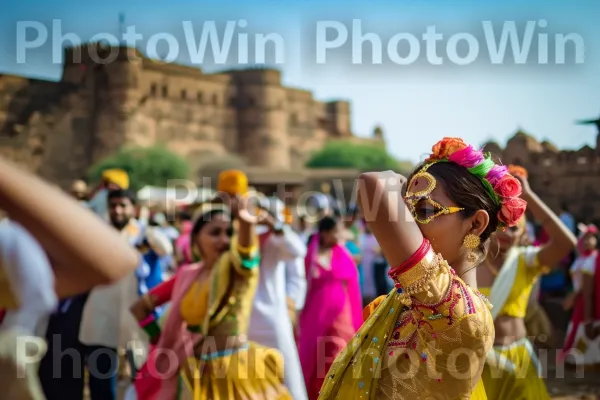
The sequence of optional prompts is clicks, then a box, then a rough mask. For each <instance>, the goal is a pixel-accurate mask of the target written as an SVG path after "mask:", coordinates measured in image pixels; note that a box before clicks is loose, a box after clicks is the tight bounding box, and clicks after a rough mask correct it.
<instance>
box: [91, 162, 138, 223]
mask: <svg viewBox="0 0 600 400" xmlns="http://www.w3.org/2000/svg"><path fill="white" fill-rule="evenodd" d="M117 189H123V190H127V189H129V175H128V174H127V172H125V171H123V170H122V169H107V170H106V171H104V172H103V173H102V178H101V180H100V183H99V184H98V186H96V188H95V189H93V190H92V191H91V192H90V194H89V199H90V200H89V203H88V205H89V207H90V209H91V210H92V211H93V212H95V213H96V214H97V215H99V216H100V217H101V218H103V219H105V220H106V221H107V222H108V221H109V216H108V192H109V191H111V190H117Z"/></svg>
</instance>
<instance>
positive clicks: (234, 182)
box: [217, 169, 248, 195]
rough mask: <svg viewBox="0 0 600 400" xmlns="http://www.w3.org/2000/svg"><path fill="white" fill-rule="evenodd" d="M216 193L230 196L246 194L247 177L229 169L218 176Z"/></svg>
mask: <svg viewBox="0 0 600 400" xmlns="http://www.w3.org/2000/svg"><path fill="white" fill-rule="evenodd" d="M217 191H219V192H225V193H227V194H230V195H234V194H246V193H247V192H248V177H247V176H246V174H245V173H243V172H242V171H239V170H237V169H230V170H227V171H223V172H221V173H220V174H219V181H218V183H217Z"/></svg>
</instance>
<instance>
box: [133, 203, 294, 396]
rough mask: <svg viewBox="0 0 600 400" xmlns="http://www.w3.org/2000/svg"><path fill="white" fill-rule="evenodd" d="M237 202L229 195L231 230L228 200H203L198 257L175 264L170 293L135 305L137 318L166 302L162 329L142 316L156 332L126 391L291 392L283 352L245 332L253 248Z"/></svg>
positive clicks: (195, 232)
mask: <svg viewBox="0 0 600 400" xmlns="http://www.w3.org/2000/svg"><path fill="white" fill-rule="evenodd" d="M239 202H240V200H239V199H235V198H234V199H233V201H232V202H231V204H232V207H231V211H232V215H233V218H234V222H236V223H237V226H236V228H237V229H236V231H235V232H236V236H233V234H234V230H233V224H232V222H231V218H230V217H229V212H228V208H226V206H224V205H216V204H209V205H207V206H204V207H202V208H201V209H200V210H198V211H197V214H198V217H197V219H196V221H195V223H194V227H193V229H192V234H191V238H192V243H193V245H194V246H196V249H197V250H198V252H199V254H200V257H201V259H202V261H201V262H200V263H197V264H192V265H187V266H183V267H181V268H180V269H179V270H178V271H177V273H176V275H175V277H174V278H173V280H172V281H169V282H165V283H164V284H163V285H170V288H169V292H170V293H167V294H165V295H164V296H161V297H163V300H160V301H159V300H157V297H156V296H153V295H152V294H150V295H147V296H146V297H145V298H144V300H145V301H146V302H147V304H146V309H145V312H139V311H135V313H136V314H137V317H138V319H143V318H144V316H145V315H150V314H151V311H152V310H153V309H154V308H155V307H156V306H159V305H161V304H160V303H162V302H163V301H170V308H169V311H168V316H167V318H166V321H165V322H164V329H163V331H162V332H160V330H159V328H158V324H157V323H156V321H145V322H143V323H142V325H145V327H146V331H147V332H149V333H150V332H152V330H151V329H149V327H151V326H153V327H154V334H155V335H157V336H159V338H158V340H153V341H154V342H156V343H157V344H156V346H155V348H154V349H153V350H152V351H151V352H150V355H149V357H148V361H147V362H146V364H145V365H144V367H143V368H142V369H141V370H140V372H139V373H138V374H137V377H136V382H135V389H136V393H135V395H133V394H130V398H137V399H139V400H175V399H177V400H180V399H193V400H200V399H202V400H204V399H206V400H208V399H210V400H242V399H249V398H251V399H257V400H278V399H291V396H290V394H289V392H288V390H287V388H286V387H285V386H284V384H283V359H282V358H281V355H280V354H279V353H278V352H277V351H276V350H274V349H267V348H263V347H260V346H258V345H256V344H254V343H252V342H248V341H247V338H246V332H247V329H248V323H249V317H250V311H251V309H252V302H253V300H254V294H255V291H256V287H257V283H258V273H259V270H258V266H259V255H258V247H257V245H258V243H257V238H256V235H255V232H254V225H253V224H252V223H251V222H250V221H251V218H250V217H249V215H248V213H247V212H245V211H244V210H243V209H242V210H241V211H237V210H239ZM136 309H137V308H136V307H134V310H136ZM140 314H141V315H140ZM150 318H152V317H150ZM154 339H156V338H154ZM165 355H166V357H165Z"/></svg>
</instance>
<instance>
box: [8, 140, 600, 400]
mask: <svg viewBox="0 0 600 400" xmlns="http://www.w3.org/2000/svg"><path fill="white" fill-rule="evenodd" d="M4 164H6V168H7V169H4V166H5V165H4ZM6 174H9V175H10V176H6ZM358 179H360V180H361V182H362V185H357V187H358V193H357V199H358V204H357V205H353V206H350V207H339V205H337V204H335V203H332V202H330V201H328V197H327V196H325V195H323V196H322V199H324V200H323V201H320V202H317V203H318V204H320V206H319V207H316V209H315V210H314V211H315V212H314V213H311V214H308V213H303V212H301V210H300V211H299V210H294V209H293V208H292V207H288V205H286V204H284V203H283V202H282V201H281V200H279V199H277V198H276V197H265V196H257V195H255V193H254V192H253V188H251V187H249V186H248V179H247V177H246V175H245V174H244V173H243V172H242V171H238V170H228V171H223V172H222V173H221V174H220V176H219V180H218V185H217V196H215V198H214V199H211V200H209V201H206V202H203V203H201V204H190V205H186V206H185V207H183V206H182V207H180V208H179V209H178V211H177V212H176V213H171V214H170V213H166V212H165V211H164V210H155V209H151V208H149V207H148V206H146V205H144V204H139V203H138V201H137V199H136V196H135V194H134V193H133V192H132V191H131V190H130V182H129V177H128V175H127V173H125V172H124V171H122V170H118V169H113V170H107V171H104V174H103V177H102V181H101V182H100V184H99V185H98V187H96V188H95V189H93V190H88V189H87V187H86V185H85V184H84V183H83V182H76V183H75V184H74V185H73V187H72V190H71V193H70V196H69V195H67V194H65V193H60V192H59V191H57V190H56V188H53V187H51V186H49V185H47V184H45V183H44V182H42V181H40V180H38V179H37V178H34V177H31V176H29V175H27V174H26V173H24V172H22V171H20V170H18V169H17V168H15V167H14V166H12V165H11V164H9V163H6V162H4V161H2V160H0V209H3V210H5V211H6V214H7V217H6V218H5V219H4V220H3V222H2V223H1V224H0V266H1V267H2V268H0V271H1V272H2V274H1V275H0V285H1V286H2V291H1V292H0V293H1V294H2V296H1V297H0V308H2V309H3V310H5V312H4V314H3V316H2V318H3V320H2V322H1V323H0V324H1V325H0V375H1V374H2V373H3V372H2V371H5V370H6V371H8V370H9V369H11V368H12V370H14V372H13V373H12V375H11V374H7V375H6V377H7V378H5V379H7V380H6V385H7V387H11V388H14V389H12V390H15V392H14V393H18V397H11V398H15V399H17V398H18V399H20V398H23V399H36V400H37V399H48V400H54V399H61V400H63V399H64V400H80V399H83V398H84V396H85V395H84V393H85V389H84V388H85V386H86V384H87V386H88V391H89V396H90V397H91V399H92V400H111V399H117V398H118V396H119V394H118V392H119V390H118V388H119V385H120V383H121V384H125V385H126V386H127V388H126V390H125V395H124V396H125V399H127V400H135V399H139V400H174V399H193V400H199V399H240V400H241V399H269V400H270V399H295V400H304V399H310V400H316V399H323V400H326V399H341V398H365V399H367V398H370V399H375V398H377V399H388V398H389V399H448V400H455V399H473V400H482V399H493V400H496V399H497V400H501V399H508V398H514V399H548V398H549V395H548V391H547V389H546V385H545V382H544V380H543V379H542V373H541V365H540V362H539V360H538V357H537V355H536V354H537V350H538V348H539V346H543V345H544V344H545V345H548V342H549V340H548V338H551V337H552V334H553V328H552V323H551V321H550V318H549V317H548V315H546V313H545V312H544V309H543V308H542V307H541V306H540V304H539V302H538V298H539V295H540V288H541V285H542V276H544V275H547V274H549V273H551V272H552V271H553V270H559V269H560V268H562V266H563V265H564V263H565V260H570V261H572V262H570V263H569V264H572V266H571V267H570V281H571V282H572V291H571V292H570V293H569V294H568V296H566V300H565V302H564V307H565V309H566V310H571V311H572V321H571V324H570V325H569V328H568V332H567V336H566V339H565V343H564V345H563V346H562V351H561V352H560V355H559V360H560V361H562V362H565V363H567V364H575V366H576V367H578V368H579V367H580V366H584V367H589V368H594V367H597V366H599V365H600V290H597V288H598V287H599V286H598V285H599V284H600V258H599V257H597V234H598V229H597V227H595V226H594V225H584V224H579V226H577V227H576V226H575V225H574V221H572V220H568V219H567V215H566V214H565V212H563V213H562V214H561V215H560V216H558V215H556V214H555V213H554V212H553V211H552V210H550V208H549V207H548V206H546V204H544V202H543V201H542V200H541V199H540V198H539V197H538V196H537V195H536V194H535V192H534V191H533V190H532V189H531V187H530V186H529V183H528V176H527V171H526V170H525V169H523V168H522V167H519V166H504V165H501V164H498V163H496V162H494V161H493V160H492V159H491V158H490V156H489V155H487V154H484V153H482V152H481V151H479V150H477V149H476V148H474V147H472V146H469V145H467V144H466V143H464V142H463V141H462V140H460V139H456V138H444V139H443V140H441V141H440V142H438V143H437V144H435V145H434V146H433V148H432V153H431V155H430V157H429V158H428V159H427V160H426V161H425V162H424V163H423V164H421V165H419V166H418V167H417V168H416V169H415V171H413V173H412V174H411V175H410V176H408V177H403V176H401V175H398V174H396V173H393V172H390V171H388V172H370V173H364V174H362V175H360V176H359V177H358ZM26 184H30V185H32V188H33V189H35V190H33V189H28V188H27V187H26V186H25V185H26ZM28 190H29V191H28ZM34 192H35V194H34ZM69 197H70V198H69ZM42 199H43V200H42ZM251 199H254V200H256V199H258V201H251ZM374 199H377V200H375V201H373V200H374ZM42 203H43V204H42ZM46 213H47V214H46ZM575 229H577V230H578V232H575ZM576 235H577V237H576ZM136 255H137V257H136ZM24 335H25V336H27V337H28V338H29V339H30V340H29V341H28V342H27V343H28V345H29V344H31V346H32V347H35V349H33V350H32V351H34V352H35V351H37V353H36V354H37V355H38V357H37V358H36V357H33V356H31V354H29V353H27V352H25V353H23V352H22V350H19V349H20V347H19V346H17V345H16V343H17V341H18V338H19V337H22V336H24ZM540 338H543V340H539V339H540ZM36 349H37V350H36ZM21 353H23V354H21ZM14 366H17V367H18V368H17V369H15V368H14ZM21 370H22V371H25V375H26V378H22V379H14V380H10V377H13V376H15V375H16V374H17V372H19V371H21Z"/></svg>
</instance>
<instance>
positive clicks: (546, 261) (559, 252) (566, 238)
mask: <svg viewBox="0 0 600 400" xmlns="http://www.w3.org/2000/svg"><path fill="white" fill-rule="evenodd" d="M517 178H518V179H519V180H520V181H521V185H522V187H523V195H522V197H523V199H524V200H525V201H527V209H529V210H530V211H531V213H532V214H533V216H534V218H535V219H536V220H537V221H538V222H540V223H541V224H542V225H543V227H544V229H545V230H546V232H547V233H548V236H549V237H550V240H549V241H548V242H547V243H545V244H544V245H543V246H542V248H541V249H540V250H539V253H538V256H537V257H538V264H539V265H543V266H547V267H553V266H555V265H557V264H558V263H559V262H560V260H562V259H563V258H564V257H565V256H567V255H568V254H569V253H570V252H571V251H573V249H574V248H575V246H576V244H577V239H576V238H575V235H574V234H573V233H572V232H570V231H569V229H568V228H567V227H566V226H565V225H564V224H563V223H562V222H561V221H560V219H559V218H558V216H557V215H556V214H554V213H553V212H552V210H550V208H548V206H547V205H546V204H545V203H544V202H543V201H542V200H541V199H540V198H539V197H538V196H537V195H536V194H535V193H534V192H533V190H531V187H530V186H529V183H528V182H527V179H525V178H524V177H521V176H518V177H517Z"/></svg>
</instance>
